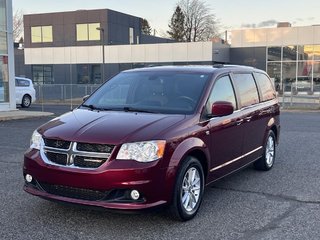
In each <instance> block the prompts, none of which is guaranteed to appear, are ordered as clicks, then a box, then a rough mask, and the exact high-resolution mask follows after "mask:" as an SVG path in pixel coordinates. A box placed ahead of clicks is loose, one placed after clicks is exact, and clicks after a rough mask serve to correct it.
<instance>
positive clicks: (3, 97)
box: [0, 56, 9, 102]
mask: <svg viewBox="0 0 320 240" xmlns="http://www.w3.org/2000/svg"><path fill="white" fill-rule="evenodd" d="M0 102H9V72H8V56H0Z"/></svg>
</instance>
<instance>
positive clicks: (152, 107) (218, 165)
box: [23, 65, 280, 221]
mask: <svg viewBox="0 0 320 240" xmlns="http://www.w3.org/2000/svg"><path fill="white" fill-rule="evenodd" d="M279 116H280V108H279V102H278V99H277V96H276V92H275V90H274V86H273V84H272V82H271V80H270V78H269V77H268V75H267V74H266V73H265V72H264V71H262V70H258V69H256V68H252V67H245V66H231V65H229V66H228V65H215V66H179V67H177V66H165V67H149V68H141V69H133V70H127V71H123V72H121V73H119V74H118V75H116V76H115V77H113V78H111V79H110V80H108V81H107V82H105V83H104V84H103V85H102V86H101V87H100V88H99V89H97V90H96V91H95V92H94V93H93V94H92V95H91V96H89V97H87V98H86V99H85V100H84V102H83V103H82V104H81V105H80V106H79V107H77V108H76V109H74V110H73V111H71V112H69V113H66V114H64V115H62V116H60V117H57V118H55V119H53V120H51V121H49V122H48V123H46V124H44V125H42V126H40V127H39V128H38V129H36V130H35V131H34V133H33V135H32V137H31V145H30V148H29V149H28V150H27V152H26V153H25V156H24V167H23V175H24V179H25V185H24V190H25V191H26V192H28V193H30V194H33V195H36V196H39V197H42V198H44V199H48V200H54V201H61V202H68V203H75V204H80V205H86V206H95V207H102V208H106V209H113V210H125V211H129V212H130V211H138V210H139V211H140V210H145V209H153V208H156V207H160V206H168V207H169V209H170V210H171V212H172V215H173V216H174V217H176V218H177V219H179V220H182V221H185V220H189V219H191V218H193V217H194V216H195V215H196V214H197V212H198V210H199V207H200V205H201V202H202V198H203V193H204V190H205V186H206V185H208V184H210V183H212V182H214V181H217V180H218V179H221V178H222V177H224V176H227V175H229V174H230V173H233V172H235V171H237V170H239V169H241V168H244V167H246V166H248V165H250V164H252V165H253V166H254V168H256V169H257V170H263V171H268V170H270V169H271V168H272V167H273V165H274V162H275V153H276V145H277V144H278V142H279V135H280V120H279Z"/></svg>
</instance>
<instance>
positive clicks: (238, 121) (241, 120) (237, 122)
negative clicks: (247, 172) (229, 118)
mask: <svg viewBox="0 0 320 240" xmlns="http://www.w3.org/2000/svg"><path fill="white" fill-rule="evenodd" d="M243 121H244V120H243V119H238V120H237V121H236V125H237V126H239V125H241V124H242V123H243Z"/></svg>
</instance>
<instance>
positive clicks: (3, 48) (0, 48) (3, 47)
mask: <svg viewBox="0 0 320 240" xmlns="http://www.w3.org/2000/svg"><path fill="white" fill-rule="evenodd" d="M7 53H8V46H7V33H6V32H1V31H0V54H7Z"/></svg>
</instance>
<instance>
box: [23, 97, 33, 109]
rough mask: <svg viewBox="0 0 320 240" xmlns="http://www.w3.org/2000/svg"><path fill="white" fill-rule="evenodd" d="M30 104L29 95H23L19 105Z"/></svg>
mask: <svg viewBox="0 0 320 240" xmlns="http://www.w3.org/2000/svg"><path fill="white" fill-rule="evenodd" d="M30 106H31V97H30V96H29V95H24V96H23V98H22V102H21V107H23V108H28V107H30Z"/></svg>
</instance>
